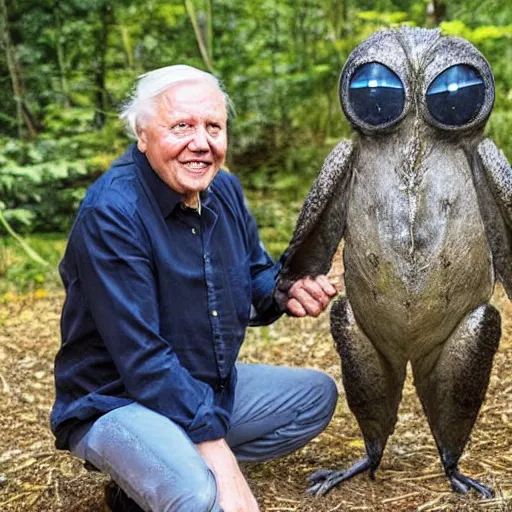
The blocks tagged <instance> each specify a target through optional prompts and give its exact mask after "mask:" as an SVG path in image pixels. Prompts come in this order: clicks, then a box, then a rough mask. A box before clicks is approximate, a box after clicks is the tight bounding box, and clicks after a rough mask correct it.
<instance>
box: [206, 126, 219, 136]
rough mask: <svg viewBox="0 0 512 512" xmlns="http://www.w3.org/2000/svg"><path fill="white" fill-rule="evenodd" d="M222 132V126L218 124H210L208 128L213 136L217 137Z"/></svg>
mask: <svg viewBox="0 0 512 512" xmlns="http://www.w3.org/2000/svg"><path fill="white" fill-rule="evenodd" d="M220 130H221V127H220V125H218V124H216V123H212V124H210V126H209V127H208V131H209V132H210V133H211V134H212V135H216V134H217V133H219V132H220Z"/></svg>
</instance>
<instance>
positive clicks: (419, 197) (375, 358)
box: [276, 28, 512, 497]
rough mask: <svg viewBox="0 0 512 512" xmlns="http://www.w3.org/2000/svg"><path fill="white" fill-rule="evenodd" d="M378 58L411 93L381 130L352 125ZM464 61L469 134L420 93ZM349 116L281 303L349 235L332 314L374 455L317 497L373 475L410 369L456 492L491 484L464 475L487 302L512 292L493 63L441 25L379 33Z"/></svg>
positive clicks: (365, 58)
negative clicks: (473, 86)
mask: <svg viewBox="0 0 512 512" xmlns="http://www.w3.org/2000/svg"><path fill="white" fill-rule="evenodd" d="M367 62H379V63H382V64H384V65H386V66H388V67H389V68H390V69H392V70H393V71H394V72H395V73H396V74H397V75H398V76H399V77H400V79H401V80H402V83H403V84H404V87H405V94H406V103H405V107H404V110H403V112H402V114H401V116H400V117H399V118H398V119H397V120H395V121H393V122H392V123H389V124H388V125H386V126H379V127H378V128H376V127H373V126H370V125H367V124H365V123H364V122H362V121H361V120H359V119H358V118H357V116H356V115H355V113H354V112H353V111H352V108H351V105H350V102H349V99H348V86H349V83H350V79H351V78H352V75H353V73H354V71H355V70H356V68H357V67H358V66H360V65H361V64H364V63H367ZM455 64H468V65H471V66H473V67H475V68H476V69H477V70H478V71H479V72H480V74H481V76H482V78H483V80H484V85H485V88H486V95H485V100H484V104H483V106H482V108H481V110H480V112H479V113H478V114H477V116H476V117H475V118H474V119H473V120H472V121H471V122H470V123H468V124H466V125H464V126H462V127H452V126H446V125H442V124H440V123H439V122H438V121H436V120H435V119H433V118H432V117H431V116H430V113H429V112H428V110H427V107H426V103H425V94H426V91H427V89H428V87H429V85H430V84H431V83H432V81H433V80H434V79H435V78H436V77H437V76H438V75H439V74H440V73H441V72H443V71H444V70H445V69H447V68H449V67H451V66H453V65H455ZM340 99H341V103H342V107H343V110H344V112H345V115H346V116H347V118H348V119H349V120H350V122H351V123H352V125H353V127H354V129H355V130H356V132H357V134H358V135H357V138H356V140H355V141H354V143H353V144H352V143H350V142H348V141H343V142H341V143H340V144H338V146H336V148H334V150H333V151H332V152H331V154H330V155H329V156H328V157H327V159H326V161H325V163H324V166H323V168H322V170H321V172H320V174H319V177H318V179H317V181H316V182H315V183H314V185H313V187H312V189H311V191H310V193H309V194H308V197H307V198H306V201H305V203H304V206H303V208H302V211H301V214H300V216H299V219H298V222H297V227H296V230H295V233H294V236H293V238H292V241H291V243H290V247H289V249H288V251H287V253H286V255H285V258H284V264H283V270H282V272H281V275H280V280H279V283H278V288H277V292H276V298H277V300H278V302H280V303H281V304H282V305H283V306H284V304H285V303H286V294H287V291H288V289H289V287H290V286H291V284H292V283H293V282H294V281H296V280H297V279H298V278H300V277H303V276H305V275H311V276H316V275H319V274H322V273H326V272H327V271H328V269H329V268H330V265H331V262H332V258H333V255H334V253H335V251H336V248H337V246H338V244H339V242H340V240H341V238H344V242H345V243H344V251H343V260H344V268H345V285H346V297H342V298H341V299H339V300H338V301H337V302H336V303H335V304H334V306H333V308H332V310H331V326H332V328H331V330H332V334H333V337H334V340H335V343H336V346H337V349H338V352H339V353H340V356H341V359H342V374H343V384H344V387H345V391H346V394H347V401H348V404H349V406H350V408H351V410H352V412H353V413H354V414H355V416H356V418H357V420H358V423H359V425H360V427H361V431H362V433H363V437H364V440H365V447H366V457H365V458H364V459H363V460H362V461H359V462H357V463H356V464H354V465H353V466H352V467H351V468H349V469H348V470H347V471H345V470H341V471H324V470H322V471H319V472H317V473H315V474H314V475H312V477H311V480H312V482H313V486H312V487H311V489H310V492H312V493H315V494H325V493H326V492H328V491H329V490H330V489H331V488H332V487H334V486H335V485H337V484H339V483H340V482H342V481H344V480H347V479H348V478H351V477H352V476H354V475H355V474H357V473H360V472H362V471H366V470H368V471H369V472H370V475H371V476H373V474H374V472H375V470H376V469H377V467H378V465H379V463H380V459H381V456H382V452H383V450H384V447H385V444H386V441H387V439H388V436H389V435H390V434H391V433H392V432H393V429H394V426H395V423H396V414H397V409H398V405H399V403H400V399H401V394H402V387H403V381H404V378H405V373H406V365H407V362H408V361H410V362H411V365H412V369H413V374H414V380H415V386H416V389H417V391H418V395H419V397H420V400H421V402H422V405H423V408H424V411H425V413H426V415H427V418H428V421H429V424H430V427H431V430H432V433H433V435H434V438H435V440H436V444H437V447H438V449H439V453H440V457H441V461H442V464H443V467H444V469H445V472H446V475H447V477H448V478H449V479H450V482H451V484H452V488H453V489H454V490H455V491H458V492H462V493H466V492H468V491H469V490H470V489H471V488H473V489H475V490H476V491H477V492H479V493H480V494H481V495H482V496H484V497H489V496H492V490H491V489H489V488H488V487H486V486H484V485H482V484H481V483H479V482H477V481H476V480H473V479H471V478H469V477H467V476H465V475H463V474H462V473H460V472H459V470H458V461H459V458H460V456H461V454H462V452H463V450H464V447H465V445H466V443H467V440H468V438H469V435H470V433H471V430H472V428H473V424H474V422H475V419H476V417H477V414H478V411H479V409H480V406H481V404H482V401H483V399H484V396H485V392H486V390H487V386H488V382H489V375H490V371H491V366H492V359H493V356H494V354H495V352H496V350H497V347H498V343H499V338H500V334H501V332H500V316H499V313H498V312H497V311H496V309H495V308H493V307H492V306H491V305H489V304H488V302H489V299H490V297H491V295H492V292H493V288H494V283H495V280H496V279H499V280H500V281H501V282H502V283H503V285H504V287H505V289H506V291H507V294H508V295H509V297H511V292H512V252H511V248H512V244H511V240H512V238H511V236H512V171H511V169H510V165H509V164H508V162H507V161H506V159H505V157H504V156H503V154H502V153H501V152H500V151H499V150H498V149H497V148H496V146H495V145H494V144H493V142H492V141H491V140H489V139H484V137H483V128H484V125H485V122H486V121H487V119H488V117H489V115H490V112H491V110H492V105H493V102H494V82H493V76H492V72H491V69H490V67H489V65H488V63H487V61H486V60H485V59H484V57H483V56H482V55H481V54H480V53H479V52H478V51H477V50H476V49H475V48H474V47H473V46H472V45H471V44H470V43H468V42H467V41H465V40H463V39H460V38H453V37H443V36H441V35H440V33H439V31H437V30H426V29H411V28H402V29H399V30H384V31H380V32H377V33H376V34H374V35H372V36H371V37H370V38H368V39H367V40H366V41H364V42H363V43H362V44H361V45H359V46H358V47H357V48H356V49H355V50H354V51H353V52H352V54H351V55H350V56H349V58H348V60H347V62H346V64H345V67H344V69H343V71H342V74H341V79H340Z"/></svg>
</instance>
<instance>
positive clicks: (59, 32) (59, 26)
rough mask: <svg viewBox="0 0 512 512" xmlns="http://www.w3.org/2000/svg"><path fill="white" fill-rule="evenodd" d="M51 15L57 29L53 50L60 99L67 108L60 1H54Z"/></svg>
mask: <svg viewBox="0 0 512 512" xmlns="http://www.w3.org/2000/svg"><path fill="white" fill-rule="evenodd" d="M53 13H54V16H55V24H56V28H57V37H56V40H55V50H56V52H57V63H58V65H59V73H60V86H61V89H62V99H63V103H64V106H65V107H66V108H69V107H70V106H71V105H70V101H69V84H68V76H67V75H68V73H67V66H66V59H65V56H64V46H63V44H62V18H61V16H60V1H56V2H55V4H54V8H53Z"/></svg>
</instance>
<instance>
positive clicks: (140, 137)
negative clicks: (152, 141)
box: [137, 126, 148, 153]
mask: <svg viewBox="0 0 512 512" xmlns="http://www.w3.org/2000/svg"><path fill="white" fill-rule="evenodd" d="M137 148H138V149H139V151H140V152H141V153H145V152H146V149H147V148H148V132H147V131H146V129H145V128H143V127H141V126H137Z"/></svg>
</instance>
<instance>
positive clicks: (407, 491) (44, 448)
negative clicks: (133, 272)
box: [0, 289, 512, 512]
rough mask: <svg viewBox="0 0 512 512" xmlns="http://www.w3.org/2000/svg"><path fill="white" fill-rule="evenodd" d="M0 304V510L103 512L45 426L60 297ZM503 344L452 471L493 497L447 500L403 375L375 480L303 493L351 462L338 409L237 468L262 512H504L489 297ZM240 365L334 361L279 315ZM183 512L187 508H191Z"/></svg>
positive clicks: (354, 442) (508, 394) (510, 362)
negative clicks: (293, 445)
mask: <svg viewBox="0 0 512 512" xmlns="http://www.w3.org/2000/svg"><path fill="white" fill-rule="evenodd" d="M4 299H5V300H4V303H3V304H0V511H2V512H19V511H23V512H25V511H44V512H54V511H63V510H66V511H76V512H86V511H87V512H99V511H103V510H105V507H104V504H103V494H102V493H103V485H104V483H105V481H106V479H105V477H103V476H102V475H100V474H97V473H89V472H87V471H86V470H85V469H84V468H83V465H82V463H81V462H80V461H79V460H77V459H75V458H73V457H72V456H71V455H69V454H68V453H65V452H58V451H56V450H55V449H54V446H53V438H52V435H51V433H50V431H49V429H48V416H49V413H50V408H51V405H52V401H53V395H54V390H53V374H52V372H53V357H54V354H55V352H56V350H57V349H58V345H59V334H58V333H59V314H60V308H61V305H62V300H63V295H62V294H50V295H46V294H45V293H43V292H39V293H37V292H36V293H35V294H31V295H28V296H23V297H15V296H12V297H4ZM493 303H494V304H495V305H496V306H497V307H498V308H499V309H500V310H501V311H502V317H503V336H502V340H501V346H500V350H499V353H498V354H497V355H496V358H495V363H494V367H493V371H492V377H491V383H490V387H489V391H488V393H487V398H486V401H485V403H484V405H483V407H482V410H481V413H480V416H479V419H478V421H477V424H476V425H475V428H474V430H473V435H472V438H471V441H470V443H469V444H468V447H467V449H466V452H465V455H464V457H463V459H462V461H461V469H462V470H463V471H464V472H465V473H466V474H468V475H471V476H473V477H475V478H478V479H480V480H481V481H482V482H484V483H486V484H488V485H491V486H492V487H494V489H495V490H496V498H495V499H493V500H482V499H480V498H478V497H476V496H474V495H470V496H460V495H454V494H453V493H451V492H450V488H449V485H448V482H447V480H446V479H445V478H444V476H443V474H442V470H441V465H440V463H439V459H438V455H437V451H436V448H435V445H434V442H433V439H432V437H431V435H430V432H429V429H428V425H427V422H426V419H425V417H424V415H423V413H422V411H421V407H420V405H419V402H418V400H417V398H416V395H415V393H414V389H413V387H412V380H411V378H410V377H409V378H408V380H407V383H406V388H405V392H404V398H403V402H402V405H401V408H400V415H399V421H398V425H397V428H396V431H395V433H394V435H393V436H392V437H391V438H390V441H389V443H388V446H387V448H386V451H385V455H384V458H383V460H382V464H381V466H380V469H379V471H378V472H377V479H376V480H375V481H371V480H370V479H369V478H368V476H366V475H360V476H358V477H355V478H354V479H353V480H351V481H349V482H347V483H345V484H342V485H341V486H340V487H339V488H337V489H335V490H334V491H332V492H331V493H330V494H328V495H327V496H326V497H323V498H314V497H310V496H306V495H305V490H306V488H307V484H306V476H307V475H308V474H310V473H311V472H313V471H315V470H316V469H318V468H322V467H326V468H341V467H347V466H348V465H350V464H351V463H352V462H353V461H355V460H356V459H357V458H359V457H361V455H362V454H363V443H362V441H361V436H360V433H359V429H358V427H357V424H356V422H355V420H354V418H353V416H352V415H351V413H350V411H349V410H348V408H347V405H346V402H345V400H344V398H343V389H342V387H341V384H340V397H341V398H340V401H339V404H338V409H337V411H336V414H335V417H334V419H333V421H332V422H331V424H330V426H329V427H328V429H327V430H326V431H325V432H324V433H323V434H322V435H321V436H320V437H319V438H317V439H316V440H314V441H313V442H312V443H310V444H309V445H308V446H306V447H305V448H304V449H302V450H301V451H299V452H298V453H296V454H294V455H291V456H289V457H286V458H284V459H282V460H279V461H275V462H270V463H265V464H258V465H254V466H245V467H244V471H245V472H246V474H247V476H248V479H249V482H250V485H251V487H252V488H253V490H254V493H255V495H256V497H257V499H258V501H259V503H260V506H261V509H262V511H265V512H271V511H276V512H277V511H282V512H285V511H297V512H299V511H300V512H334V511H396V512H400V511H406V510H407V511H409V510H411V511H412V510H416V511H425V512H426V511H434V510H451V511H466V510H468V511H470V510H473V511H477V510H483V509H486V510H499V511H505V510H510V511H512V305H511V304H510V303H509V302H508V301H507V300H506V299H505V298H504V295H503V292H502V291H501V289H499V290H498V291H497V292H496V294H495V296H494V298H493ZM242 357H243V359H244V360H246V361H251V362H266V363H271V364H288V365H296V366H306V367H314V368H320V369H323V370H325V371H327V372H328V373H330V374H331V375H333V376H334V377H335V378H336V379H337V381H338V382H340V370H339V358H338V355H337V354H336V352H335V350H334V348H333V346H332V340H331V337H330V334H329V327H328V315H327V314H325V313H324V314H323V315H322V316H321V317H320V318H318V319H316V320H312V319H289V318H283V319H281V320H280V321H279V322H277V323H276V324H275V325H274V326H271V327H268V328H263V329H254V330H251V331H250V332H249V334H248V339H247V342H246V344H245V348H244V350H243V355H242ZM191 512H194V511H191Z"/></svg>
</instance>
